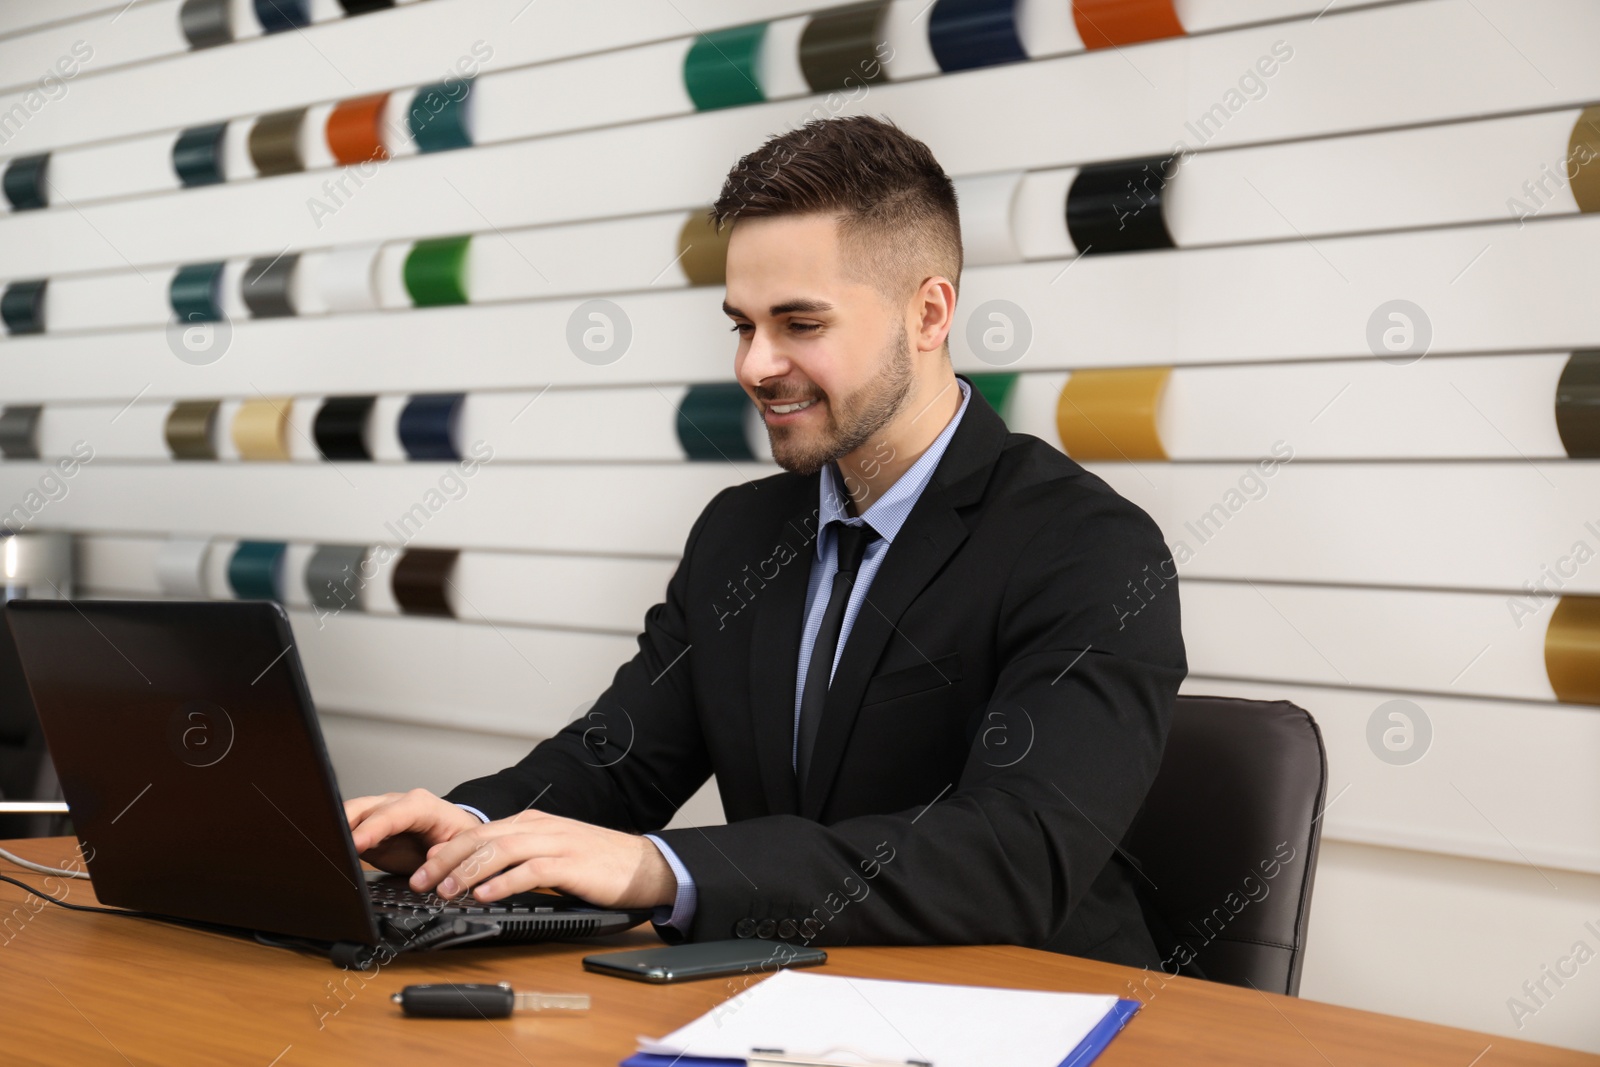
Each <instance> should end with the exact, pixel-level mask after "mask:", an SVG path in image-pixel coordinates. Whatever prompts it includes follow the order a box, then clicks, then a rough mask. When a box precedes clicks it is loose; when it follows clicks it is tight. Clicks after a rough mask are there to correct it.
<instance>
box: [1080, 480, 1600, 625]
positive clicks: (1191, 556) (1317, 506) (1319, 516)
mask: <svg viewBox="0 0 1600 1067" xmlns="http://www.w3.org/2000/svg"><path fill="white" fill-rule="evenodd" d="M1268 458H1269V459H1270V458H1271V457H1268ZM1085 466H1086V467H1088V468H1089V469H1090V470H1092V471H1093V472H1094V473H1095V474H1097V475H1099V476H1100V477H1101V478H1103V479H1105V481H1106V482H1107V483H1108V484H1109V485H1110V486H1111V487H1112V488H1113V489H1115V490H1116V491H1117V492H1118V493H1121V494H1122V495H1123V496H1125V497H1127V498H1128V499H1129V500H1132V501H1133V502H1134V503H1136V504H1138V505H1139V506H1140V507H1142V508H1144V509H1145V511H1147V512H1148V513H1149V514H1150V516H1151V518H1153V519H1155V520H1156V522H1157V523H1158V524H1159V525H1160V526H1161V528H1162V532H1163V533H1164V534H1165V536H1166V539H1167V544H1168V547H1170V548H1171V549H1172V550H1173V553H1174V558H1175V559H1176V558H1183V559H1187V562H1180V563H1179V571H1180V573H1181V574H1182V575H1184V576H1185V577H1190V576H1192V577H1196V578H1246V577H1248V578H1255V579H1268V580H1278V581H1289V582H1294V581H1308V582H1341V583H1352V584H1385V585H1397V586H1413V587H1434V588H1441V589H1450V588H1463V589H1465V588H1471V589H1485V590H1492V591H1495V592H1502V593H1507V594H1509V593H1514V592H1518V591H1520V590H1522V589H1523V587H1524V585H1525V583H1531V582H1535V581H1537V580H1538V579H1539V578H1540V575H1541V572H1542V569H1543V568H1545V567H1547V566H1551V565H1553V564H1555V563H1556V562H1557V561H1558V560H1561V559H1563V558H1565V557H1569V556H1571V555H1572V552H1573V546H1574V544H1575V543H1577V542H1578V541H1580V540H1581V541H1586V542H1587V543H1588V545H1589V547H1590V548H1591V549H1594V548H1596V547H1600V514H1597V511H1600V508H1597V507H1596V505H1595V501H1596V500H1597V499H1600V495H1597V493H1600V486H1597V485H1596V484H1595V480H1596V479H1600V464H1597V463H1594V462H1592V461H1566V462H1550V463H1544V462H1534V463H1523V462H1521V461H1509V462H1502V463H1399V462H1396V463H1370V464H1363V463H1304V464H1300V463H1295V462H1293V461H1291V462H1289V463H1288V464H1279V465H1278V466H1276V467H1273V468H1271V469H1272V470H1273V472H1274V473H1273V474H1272V475H1271V476H1269V477H1262V476H1261V471H1260V470H1259V469H1258V468H1257V467H1256V466H1255V465H1254V464H1242V463H1241V464H1227V463H1217V464H1212V463H1183V464H1156V463H1089V464H1085ZM1219 508H1220V509H1221V510H1217V509H1219ZM1202 519H1205V521H1204V522H1202ZM1591 526H1592V527H1593V528H1591ZM1180 542H1181V543H1182V545H1183V547H1182V549H1180V548H1179V543H1180ZM1562 591H1564V592H1570V593H1595V592H1600V567H1592V568H1589V569H1584V568H1578V569H1577V570H1576V572H1575V573H1574V575H1573V577H1572V578H1571V579H1570V580H1568V581H1567V583H1566V584H1565V585H1564V586H1563V587H1562Z"/></svg>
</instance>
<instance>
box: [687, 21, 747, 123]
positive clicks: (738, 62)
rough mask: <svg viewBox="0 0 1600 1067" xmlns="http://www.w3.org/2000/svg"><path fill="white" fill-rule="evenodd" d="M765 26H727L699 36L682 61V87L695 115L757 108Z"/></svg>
mask: <svg viewBox="0 0 1600 1067" xmlns="http://www.w3.org/2000/svg"><path fill="white" fill-rule="evenodd" d="M766 36H767V24H766V23H764V22H758V23H754V24H752V25H749V26H730V27H729V28H727V29H725V30H715V31H713V32H711V33H702V34H700V35H699V36H698V37H696V38H695V39H694V44H692V45H690V46H689V54H688V55H687V56H685V57H684V60H683V87H684V88H685V89H687V90H688V92H689V99H690V100H693V101H694V106H695V110H697V111H714V110H716V109H717V108H720V107H738V106H739V105H741V104H758V103H760V102H761V101H763V100H765V99H766V94H765V93H763V92H762V91H761V83H760V81H759V79H760V68H761V46H762V42H763V41H764V40H765V39H766Z"/></svg>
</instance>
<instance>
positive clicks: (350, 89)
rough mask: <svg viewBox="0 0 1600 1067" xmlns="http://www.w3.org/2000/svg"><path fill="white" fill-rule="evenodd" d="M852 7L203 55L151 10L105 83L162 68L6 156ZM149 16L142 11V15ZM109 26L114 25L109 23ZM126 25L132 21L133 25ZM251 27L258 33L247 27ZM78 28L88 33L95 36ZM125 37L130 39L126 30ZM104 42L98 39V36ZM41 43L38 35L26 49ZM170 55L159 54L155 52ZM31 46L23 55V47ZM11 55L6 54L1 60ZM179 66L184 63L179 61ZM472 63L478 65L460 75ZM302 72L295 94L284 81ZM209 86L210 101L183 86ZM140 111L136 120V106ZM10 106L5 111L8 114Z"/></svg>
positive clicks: (3, 102) (400, 17)
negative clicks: (133, 60)
mask: <svg viewBox="0 0 1600 1067" xmlns="http://www.w3.org/2000/svg"><path fill="white" fill-rule="evenodd" d="M845 2H849V0H674V3H673V4H671V5H660V6H657V7H653V8H652V7H648V6H645V7H640V8H637V9H629V11H628V15H627V17H626V18H618V17H616V14H615V12H614V11H613V10H612V9H611V8H610V7H609V6H608V5H604V4H595V3H591V2H589V0H540V2H539V3H537V4H535V5H534V6H532V7H529V8H527V10H526V12H525V13H523V11H522V9H523V8H524V7H527V0H476V2H465V0H428V2H427V3H419V4H415V5H408V6H406V7H405V8H404V9H402V10H399V11H391V12H383V13H380V14H378V15H365V16H361V17H359V18H353V19H339V20H336V21H333V22H328V23H325V24H323V25H320V26H317V27H315V28H313V29H310V30H307V31H303V32H304V33H308V34H312V35H314V36H313V37H312V42H311V43H308V41H307V40H306V39H304V38H303V37H302V36H301V34H298V33H277V34H271V35H268V36H264V37H263V36H259V30H258V31H257V33H258V36H257V38H256V39H255V40H251V41H248V42H242V43H238V44H233V45H221V46H218V47H216V48H206V49H201V50H200V51H196V52H187V51H183V49H184V48H186V47H187V46H186V44H185V42H184V40H183V36H182V34H181V32H179V29H178V20H177V14H176V12H177V7H178V4H177V0H168V2H166V3H164V4H161V5H158V6H152V7H148V8H146V9H145V13H144V15H143V18H144V19H145V20H147V22H148V28H147V29H145V30H144V31H142V32H141V33H139V34H130V35H128V41H127V43H126V44H125V45H123V46H121V51H120V52H119V51H118V49H116V48H113V47H111V46H110V45H109V44H108V45H106V46H105V47H104V48H102V47H101V46H100V45H99V44H98V43H97V44H96V56H95V60H94V63H93V67H94V68H95V69H109V68H111V67H113V66H115V65H116V64H117V63H120V62H126V60H127V58H130V57H135V56H150V55H156V54H159V52H158V51H157V49H158V48H159V49H160V52H165V53H167V56H166V58H163V59H160V60H158V61H156V62H151V63H144V64H140V65H137V66H131V67H127V68H125V69H122V70H117V71H114V72H113V73H110V74H108V75H105V76H97V77H93V78H91V77H88V76H86V75H83V76H80V77H79V78H77V79H74V80H73V82H72V83H70V84H71V85H72V93H73V98H74V106H73V107H71V108H53V107H46V108H44V109H42V110H40V111H39V112H38V113H37V114H35V115H34V116H33V117H32V119H31V120H30V121H29V122H28V124H27V126H26V133H25V135H19V136H18V137H17V138H16V139H15V141H14V142H13V143H10V144H7V145H6V153H5V154H6V156H8V157H9V156H11V155H25V154H28V153H31V152H38V151H44V150H45V149H48V148H52V147H56V146H61V145H72V144H79V143H82V142H85V141H91V140H95V139H97V138H99V137H103V136H106V133H107V131H111V130H117V131H121V132H123V133H133V132H135V131H139V132H144V131H153V130H160V129H179V128H182V127H186V126H196V125H200V124H202V123H207V122H219V121H222V120H224V119H232V118H236V117H239V116H244V115H258V114H265V113H267V112H269V111H277V110H283V109H286V108H290V107H299V106H302V105H305V104H314V103H321V102H323V101H327V100H340V99H348V98H351V97H356V96H364V95H367V94H369V93H376V92H382V91H385V90H388V89H392V88H395V87H397V86H416V85H426V84H431V83H435V82H439V81H442V80H444V78H445V77H446V76H448V75H451V74H456V75H457V76H460V73H461V70H468V71H470V70H471V69H472V68H471V66H470V61H472V60H473V59H474V58H475V54H474V53H473V52H472V47H473V45H474V44H479V45H480V51H479V53H477V55H482V54H484V53H483V50H482V49H483V46H487V48H488V50H489V51H488V56H489V58H488V59H487V60H486V61H481V62H480V63H479V69H480V70H481V71H483V72H485V73H486V72H488V71H490V70H497V69H508V68H512V67H517V66H522V65H525V64H529V63H537V62H548V61H551V60H556V59H561V58H564V57H569V56H578V55H585V54H587V53H591V52H603V51H607V50H611V49H616V48H624V47H627V46H629V45H636V44H644V43H647V42H651V41H660V40H666V39H678V38H682V37H684V36H685V35H687V34H690V33H693V32H694V31H695V30H696V28H698V29H699V30H700V31H709V30H714V29H720V28H723V27H727V26H737V25H742V24H744V23H747V22H755V21H760V20H762V19H768V18H777V17H781V16H783V15H788V14H798V13H802V12H806V11H817V10H823V9H826V8H830V7H839V6H842V4H843V3H845ZM133 10H134V11H139V10H140V9H139V8H134V9H133ZM109 17H110V13H109V12H108V13H107V16H106V19H107V20H109ZM127 17H129V18H131V17H132V13H131V12H130V14H129V16H127ZM249 21H253V20H249ZM80 25H86V26H87V32H86V30H85V29H83V28H77V27H78V26H80ZM246 25H248V23H245V24H241V23H240V22H239V21H238V20H237V19H236V20H235V33H236V34H237V35H239V36H244V35H245V33H244V31H245V27H246ZM116 29H117V31H118V32H117V34H115V36H116V37H121V36H123V34H122V33H121V30H122V23H121V22H118V24H117V27H116ZM91 33H92V34H94V36H92V37H91V36H90V34H91ZM29 36H30V37H32V35H29ZM111 36H113V35H111V34H108V33H102V32H101V30H100V27H99V25H98V23H86V24H74V26H73V27H58V28H56V29H54V30H49V31H45V32H44V34H42V35H40V36H39V37H38V38H37V39H33V40H29V38H27V37H19V38H15V39H13V41H12V42H9V43H10V44H11V54H15V55H18V56H32V57H35V58H36V59H37V60H38V61H37V62H33V63H26V64H23V65H21V66H20V67H17V66H14V65H13V63H12V62H11V61H10V58H9V55H8V53H7V52H5V51H0V56H5V57H7V58H6V59H5V60H4V61H3V67H4V69H7V70H15V69H20V70H23V71H29V70H31V69H32V68H33V67H35V66H37V67H39V69H40V70H41V71H42V70H43V68H44V66H46V65H48V64H49V63H50V62H51V61H52V60H53V59H54V56H55V55H56V53H57V52H60V51H62V50H63V49H64V48H65V47H68V46H70V44H71V42H72V41H74V40H76V39H78V38H80V37H83V38H86V39H89V40H91V42H98V41H99V40H100V38H101V37H107V38H108V39H109V38H110V37H111ZM157 40H159V41H161V42H167V44H157V43H156V41H157ZM23 42H27V43H25V44H24V43H23ZM7 43H8V42H5V41H0V49H3V47H4V46H5V45H6V44H7ZM174 53H175V54H174ZM463 60H465V61H468V63H469V65H468V66H465V67H463V68H460V69H457V68H456V64H457V63H458V62H462V61H463ZM285 70H294V71H295V77H294V79H293V80H292V81H290V82H286V81H285V79H284V78H283V71H285ZM187 85H205V86H206V87H207V91H206V92H204V93H191V92H189V91H188V90H187V89H186V88H185V86H187ZM130 99H137V100H140V101H142V106H141V108H140V109H139V110H138V111H137V112H135V113H134V114H131V115H130V114H128V112H127V101H128V100H130ZM11 103H12V101H11V100H10V99H9V98H6V97H0V112H4V111H5V110H7V109H9V108H10V106H11Z"/></svg>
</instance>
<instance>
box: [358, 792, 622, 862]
mask: <svg viewBox="0 0 1600 1067" xmlns="http://www.w3.org/2000/svg"><path fill="white" fill-rule="evenodd" d="M344 814H345V818H347V819H349V820H350V833H351V836H352V837H354V838H355V842H356V853H357V854H358V855H359V856H360V857H361V858H362V859H364V860H366V861H367V862H368V863H370V864H372V865H373V866H374V867H377V868H378V869H379V870H383V871H388V872H389V873H390V874H410V873H411V872H412V871H414V870H416V869H417V868H418V867H420V866H421V865H422V861H423V860H424V859H426V858H427V854H428V849H430V848H432V847H433V846H435V845H438V844H441V843H442V842H445V841H448V840H450V839H451V838H452V837H454V836H456V835H457V834H459V833H461V832H462V831H463V830H469V829H471V828H472V827H474V826H482V825H483V823H482V822H481V821H480V820H479V819H478V817H477V816H476V815H474V814H472V812H470V811H465V810H463V809H461V808H459V807H457V806H456V805H454V804H452V803H450V802H449V801H448V800H442V799H440V798H439V797H436V796H434V795H433V794H432V793H430V792H428V791H427V790H426V789H413V790H411V792H409V793H385V794H383V795H382V796H376V797H356V798H355V799H354V800H347V801H345V802H344ZM645 844H649V842H648V841H647V842H645Z"/></svg>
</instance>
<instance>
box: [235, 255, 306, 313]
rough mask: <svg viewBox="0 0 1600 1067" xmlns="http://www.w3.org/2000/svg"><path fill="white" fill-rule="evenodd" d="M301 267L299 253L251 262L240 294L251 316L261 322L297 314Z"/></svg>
mask: <svg viewBox="0 0 1600 1067" xmlns="http://www.w3.org/2000/svg"><path fill="white" fill-rule="evenodd" d="M299 264H300V253H299V252H287V253H285V254H284V255H281V256H262V257H261V258H259V259H252V260H251V261H250V265H249V266H247V267H246V268H245V271H244V282H243V284H241V285H240V287H239V291H240V293H241V294H242V295H243V296H244V304H245V307H247V308H249V309H250V314H251V315H253V316H254V317H256V318H258V319H274V318H282V317H284V316H286V315H293V314H294V313H295V310H294V293H293V287H294V271H295V267H297V266H299Z"/></svg>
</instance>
